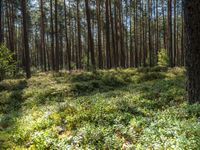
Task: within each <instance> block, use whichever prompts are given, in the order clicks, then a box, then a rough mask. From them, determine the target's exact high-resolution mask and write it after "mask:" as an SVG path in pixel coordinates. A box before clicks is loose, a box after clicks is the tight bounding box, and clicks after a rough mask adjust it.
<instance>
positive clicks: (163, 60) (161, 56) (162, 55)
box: [158, 49, 169, 67]
mask: <svg viewBox="0 0 200 150" xmlns="http://www.w3.org/2000/svg"><path fill="white" fill-rule="evenodd" d="M168 64H169V58H168V56H167V50H165V49H161V50H160V51H159V52H158V66H163V67H165V66H168Z"/></svg>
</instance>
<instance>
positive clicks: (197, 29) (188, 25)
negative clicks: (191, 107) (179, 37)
mask: <svg viewBox="0 0 200 150" xmlns="http://www.w3.org/2000/svg"><path fill="white" fill-rule="evenodd" d="M199 14H200V1H199V0H185V1H184V18H185V33H186V36H185V37H186V41H185V43H186V68H187V79H188V80H187V91H188V99H189V102H190V103H195V102H200V38H199V37H200V18H199Z"/></svg>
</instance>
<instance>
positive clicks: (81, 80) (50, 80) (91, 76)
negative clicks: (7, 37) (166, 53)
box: [0, 67, 200, 150]
mask: <svg viewBox="0 0 200 150" xmlns="http://www.w3.org/2000/svg"><path fill="white" fill-rule="evenodd" d="M185 95H186V92H185V70H184V69H183V68H174V69H168V68H162V67H156V68H152V69H149V68H141V69H125V70H120V69H118V70H109V71H106V70H104V71H97V72H96V73H91V72H74V73H71V74H69V73H59V74H54V75H53V74H52V73H35V74H34V75H33V77H32V78H31V79H29V80H25V79H24V78H21V79H7V80H4V81H2V82H1V83H0V149H19V150H22V149H37V150H43V149H58V150H66V149H138V150H140V149H141V150H143V149H144V150H146V149H157V150H162V149H163V150H164V149H165V150H166V149H170V150H171V149H174V150H179V149H187V150H189V149H199V147H200V118H199V117H200V105H198V104H194V105H189V104H188V103H187V101H186V99H185Z"/></svg>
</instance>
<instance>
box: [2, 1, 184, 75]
mask: <svg viewBox="0 0 200 150" xmlns="http://www.w3.org/2000/svg"><path fill="white" fill-rule="evenodd" d="M0 13H1V15H0V43H5V44H6V45H7V47H8V48H9V49H10V50H11V51H12V52H13V53H14V57H15V59H16V60H17V62H18V64H17V67H18V68H21V67H22V68H24V69H25V71H26V73H27V77H28V78H29V77H30V76H31V69H30V68H35V69H41V70H42V71H49V70H53V71H57V72H58V71H59V70H62V69H66V70H73V69H78V70H80V69H110V68H118V67H120V68H128V67H147V66H150V67H153V66H156V65H157V63H158V53H159V51H160V50H161V49H164V50H165V51H166V53H167V55H168V58H169V66H170V67H174V66H183V65H184V62H185V60H184V58H185V57H184V55H185V52H184V20H183V14H184V13H183V9H182V0H76V1H74V0H35V1H32V0H0Z"/></svg>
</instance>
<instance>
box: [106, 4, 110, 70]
mask: <svg viewBox="0 0 200 150" xmlns="http://www.w3.org/2000/svg"><path fill="white" fill-rule="evenodd" d="M105 7H106V14H105V17H106V65H107V68H108V69H110V68H111V53H110V21H109V0H106V1H105Z"/></svg>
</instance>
